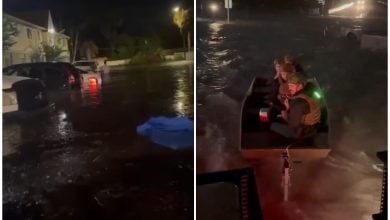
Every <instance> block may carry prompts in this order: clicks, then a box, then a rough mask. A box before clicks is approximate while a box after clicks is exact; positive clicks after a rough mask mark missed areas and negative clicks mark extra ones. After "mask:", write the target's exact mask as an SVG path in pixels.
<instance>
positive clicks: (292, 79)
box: [287, 73, 307, 85]
mask: <svg viewBox="0 0 390 220" xmlns="http://www.w3.org/2000/svg"><path fill="white" fill-rule="evenodd" d="M306 82H307V80H306V77H305V76H304V75H303V74H302V73H291V74H288V76H287V83H291V84H304V85H305V84H306Z"/></svg>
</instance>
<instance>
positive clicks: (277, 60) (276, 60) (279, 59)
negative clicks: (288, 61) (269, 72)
mask: <svg viewBox="0 0 390 220" xmlns="http://www.w3.org/2000/svg"><path fill="white" fill-rule="evenodd" d="M283 63H284V61H283V60H282V59H281V58H276V59H274V65H276V64H281V65H282V64H283Z"/></svg>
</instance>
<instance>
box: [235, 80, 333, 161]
mask: <svg viewBox="0 0 390 220" xmlns="http://www.w3.org/2000/svg"><path fill="white" fill-rule="evenodd" d="M266 81H267V80H265V79H262V78H255V79H253V81H252V84H251V86H250V87H249V90H248V92H247V95H246V97H245V99H244V101H243V104H242V111H241V132H240V143H241V146H240V151H241V154H242V156H243V157H244V158H247V159H257V158H270V157H280V155H281V154H282V152H283V151H284V150H285V149H286V148H287V147H289V152H290V154H291V157H292V158H295V159H297V160H306V159H315V158H324V157H326V156H327V155H328V154H329V152H330V148H329V144H328V130H329V127H328V109H327V105H326V102H325V99H324V97H323V96H322V92H321V89H320V87H319V85H318V83H317V81H316V80H315V79H310V80H308V83H307V85H306V87H305V90H307V91H308V94H311V95H312V97H313V98H315V99H317V101H318V103H319V104H320V107H321V119H320V123H319V125H318V127H317V134H316V135H315V136H313V137H309V138H305V139H293V138H286V137H284V136H282V135H280V134H278V133H275V132H273V131H271V130H270V124H271V123H272V122H273V119H272V118H270V117H269V114H268V113H269V111H268V110H269V109H270V106H269V101H270V97H271V96H272V95H271V91H270V89H269V86H268V85H267V84H266V83H265V82H266Z"/></svg>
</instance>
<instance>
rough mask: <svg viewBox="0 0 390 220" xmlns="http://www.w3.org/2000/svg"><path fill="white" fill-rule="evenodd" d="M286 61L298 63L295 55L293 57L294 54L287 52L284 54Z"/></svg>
mask: <svg viewBox="0 0 390 220" xmlns="http://www.w3.org/2000/svg"><path fill="white" fill-rule="evenodd" d="M284 62H285V63H291V64H295V63H296V62H295V57H293V56H291V55H289V54H287V55H285V56H284Z"/></svg>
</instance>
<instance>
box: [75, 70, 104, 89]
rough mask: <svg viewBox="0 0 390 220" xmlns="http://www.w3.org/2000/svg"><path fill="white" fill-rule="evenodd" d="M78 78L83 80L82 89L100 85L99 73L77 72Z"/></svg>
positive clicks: (100, 77)
mask: <svg viewBox="0 0 390 220" xmlns="http://www.w3.org/2000/svg"><path fill="white" fill-rule="evenodd" d="M78 71H79V73H80V76H81V77H82V79H83V87H89V86H94V85H98V86H100V85H102V76H101V74H100V73H97V72H93V71H84V70H78Z"/></svg>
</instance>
